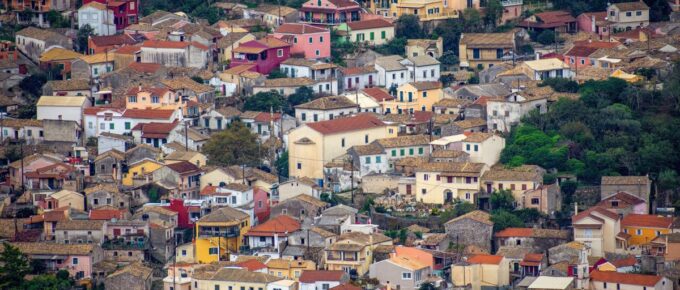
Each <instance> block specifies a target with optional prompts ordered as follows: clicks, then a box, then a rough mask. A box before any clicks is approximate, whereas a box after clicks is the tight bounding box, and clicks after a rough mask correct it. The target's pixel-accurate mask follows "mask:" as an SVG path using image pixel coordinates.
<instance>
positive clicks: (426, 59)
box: [408, 54, 439, 66]
mask: <svg viewBox="0 0 680 290" xmlns="http://www.w3.org/2000/svg"><path fill="white" fill-rule="evenodd" d="M408 61H410V62H411V63H414V64H415V65H416V66H426V65H438V64H439V61H438V60H436V59H435V58H434V57H431V56H429V55H426V54H425V55H419V56H411V57H409V58H408Z"/></svg>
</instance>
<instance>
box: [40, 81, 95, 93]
mask: <svg viewBox="0 0 680 290" xmlns="http://www.w3.org/2000/svg"><path fill="white" fill-rule="evenodd" d="M47 84H48V85H50V86H51V87H52V90H53V91H86V90H89V89H90V81H89V80H86V79H70V80H54V81H48V82H47Z"/></svg>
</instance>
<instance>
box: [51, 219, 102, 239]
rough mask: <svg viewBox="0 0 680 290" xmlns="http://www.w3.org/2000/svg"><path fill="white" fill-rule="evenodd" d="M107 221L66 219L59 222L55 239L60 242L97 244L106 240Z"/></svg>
mask: <svg viewBox="0 0 680 290" xmlns="http://www.w3.org/2000/svg"><path fill="white" fill-rule="evenodd" d="M105 232H106V221H101V220H64V221H60V222H58V223H57V226H56V228H55V241H56V242H57V243H59V244H95V245H101V244H102V243H103V242H104V233H105Z"/></svg>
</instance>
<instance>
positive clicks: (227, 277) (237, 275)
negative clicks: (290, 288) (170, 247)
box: [192, 268, 283, 284]
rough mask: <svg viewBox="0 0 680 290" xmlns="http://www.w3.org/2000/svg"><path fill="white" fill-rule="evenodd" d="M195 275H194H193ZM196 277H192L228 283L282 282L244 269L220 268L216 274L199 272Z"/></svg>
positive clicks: (267, 275) (271, 276) (280, 278)
mask: <svg viewBox="0 0 680 290" xmlns="http://www.w3.org/2000/svg"><path fill="white" fill-rule="evenodd" d="M195 275H196V274H195ZM196 276H197V277H192V278H194V279H196V280H213V281H230V282H239V283H260V284H268V283H271V282H274V281H279V280H283V278H282V277H276V276H273V275H269V274H265V273H260V272H251V271H248V270H244V269H234V268H221V269H219V270H217V272H201V273H200V275H196Z"/></svg>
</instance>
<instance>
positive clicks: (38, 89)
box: [19, 73, 47, 100]
mask: <svg viewBox="0 0 680 290" xmlns="http://www.w3.org/2000/svg"><path fill="white" fill-rule="evenodd" d="M45 83H47V76H46V75H45V74H42V73H37V74H32V75H30V76H28V77H26V78H24V79H23V80H21V82H19V88H20V89H21V90H22V91H23V92H25V93H27V94H28V95H29V97H31V99H32V100H37V99H38V98H39V97H40V96H42V87H43V85H45Z"/></svg>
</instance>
